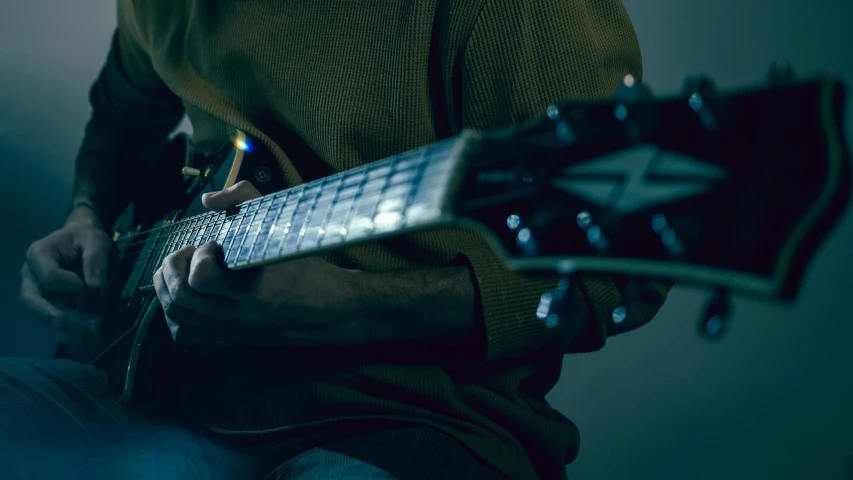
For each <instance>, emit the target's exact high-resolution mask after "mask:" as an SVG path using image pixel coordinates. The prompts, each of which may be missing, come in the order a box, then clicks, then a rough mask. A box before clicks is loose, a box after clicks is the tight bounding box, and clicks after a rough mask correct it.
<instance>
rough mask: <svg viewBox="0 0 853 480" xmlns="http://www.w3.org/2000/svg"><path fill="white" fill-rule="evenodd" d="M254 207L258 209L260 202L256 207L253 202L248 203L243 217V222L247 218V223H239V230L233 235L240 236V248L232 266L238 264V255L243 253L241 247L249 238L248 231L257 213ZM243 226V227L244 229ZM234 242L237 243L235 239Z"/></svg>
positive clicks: (235, 254)
mask: <svg viewBox="0 0 853 480" xmlns="http://www.w3.org/2000/svg"><path fill="white" fill-rule="evenodd" d="M256 206H257V207H260V202H258V203H257V205H256V203H255V201H252V202H251V203H249V204H248V205H247V206H246V217H244V221H245V219H246V218H248V219H249V221H247V222H244V221H241V222H240V228H239V230H238V231H237V232H236V233H235V235H240V246H239V247H238V248H237V251H236V252H235V253H234V264H235V265H236V264H237V263H239V259H240V255H241V254H242V253H243V247H244V246H245V244H246V239H247V238H248V237H249V233H250V230H251V228H252V222H253V221H254V220H255V216H256V215H257V213H258V210H257V208H255V207H256ZM243 226H245V227H246V228H245V229H244V228H243ZM234 241H235V242H236V241H237V240H236V238H235V240H234Z"/></svg>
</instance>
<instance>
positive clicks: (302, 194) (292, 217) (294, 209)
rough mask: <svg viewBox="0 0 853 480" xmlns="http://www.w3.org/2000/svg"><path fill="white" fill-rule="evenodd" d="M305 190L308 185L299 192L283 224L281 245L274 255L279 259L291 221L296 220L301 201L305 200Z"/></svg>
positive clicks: (288, 233)
mask: <svg viewBox="0 0 853 480" xmlns="http://www.w3.org/2000/svg"><path fill="white" fill-rule="evenodd" d="M307 189H308V185H304V186H302V188H301V189H300V191H299V197H298V198H297V199H296V204H295V205H294V206H293V211H292V212H290V217H289V218H288V219H287V223H286V224H285V226H284V229H283V230H282V236H281V245H279V247H278V251H277V252H276V255H275V256H277V257H280V256H281V255H282V252H283V251H284V247H285V246H286V245H287V240H288V239H289V238H290V237H289V235H290V232H291V227H292V226H293V223H292V222H293V219H294V218H296V212H298V211H299V206H300V205H302V200H303V199H304V198H305V190H307Z"/></svg>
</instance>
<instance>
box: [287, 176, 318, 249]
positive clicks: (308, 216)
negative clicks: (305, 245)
mask: <svg viewBox="0 0 853 480" xmlns="http://www.w3.org/2000/svg"><path fill="white" fill-rule="evenodd" d="M325 185H326V182H325V181H323V182H321V183H320V185H319V186H318V188H317V194H316V195H314V198H312V199H311V205H310V206H309V207H308V210H306V212H305V218H303V219H302V225H301V226H300V227H299V233H298V234H297V235H298V236H297V237H296V245H294V246H293V251H294V252H298V251H299V247H300V246H301V245H302V240H303V239H304V238H305V228H306V227H307V226H308V222H309V221H310V220H311V216H312V215H313V214H314V208H315V207H316V206H317V201H318V200H319V199H320V196H321V195H322V194H323V187H324V186H325Z"/></svg>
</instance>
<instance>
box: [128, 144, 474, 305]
mask: <svg viewBox="0 0 853 480" xmlns="http://www.w3.org/2000/svg"><path fill="white" fill-rule="evenodd" d="M455 140H456V139H448V140H445V141H442V142H439V143H435V144H432V145H429V146H426V147H423V148H420V149H417V150H413V151H411V152H406V153H403V154H400V155H397V156H394V157H391V158H388V159H385V160H379V161H377V162H373V163H371V164H369V165H367V166H364V167H360V168H357V169H353V170H348V171H346V172H341V173H338V174H335V175H332V176H329V177H326V178H323V179H320V180H316V181H313V182H310V183H307V184H304V185H300V186H297V187H294V188H291V189H288V190H283V191H281V192H277V193H274V194H270V195H266V196H264V197H260V198H256V199H254V200H252V201H250V202H246V203H243V204H241V205H238V206H236V207H234V208H232V209H230V210H228V211H225V212H209V213H205V214H201V215H196V216H193V217H189V218H186V219H182V220H180V221H177V222H174V223H172V224H170V225H168V226H166V227H164V228H162V229H160V230H159V231H157V233H156V235H157V236H156V238H154V239H150V240H149V241H148V242H147V245H146V247H145V248H144V249H143V251H142V252H141V255H140V257H139V260H137V265H136V266H135V268H134V272H133V273H132V275H131V282H130V283H131V284H134V285H136V287H135V288H141V289H150V288H151V287H152V286H153V285H152V281H151V278H152V277H153V274H154V271H155V270H156V269H157V267H159V266H160V264H162V262H163V259H165V257H166V256H167V255H169V254H170V253H172V252H174V251H177V250H179V249H180V248H183V247H184V246H186V245H194V246H200V245H203V244H205V243H206V242H208V241H210V240H215V241H216V242H217V243H218V244H219V245H220V246H221V247H222V249H223V252H224V254H225V264H226V265H227V266H228V267H229V268H232V269H241V268H246V267H251V266H255V265H260V264H264V263H272V262H276V261H280V260H284V259H286V258H289V257H294V256H297V255H302V254H308V253H311V252H314V251H317V250H320V249H324V248H325V247H330V246H336V245H343V244H352V243H355V242H359V241H367V240H369V239H372V238H374V237H377V236H379V235H383V236H385V235H393V234H401V233H404V232H405V231H408V230H411V229H414V228H422V227H425V226H429V225H431V224H435V223H437V222H439V221H440V220H441V219H442V218H444V217H446V216H447V215H449V214H450V213H451V212H449V211H448V208H447V206H446V203H447V202H446V199H447V194H448V188H449V186H450V182H451V178H452V175H453V172H454V171H455V165H456V160H457V159H456V157H455V156H454V155H453V146H454V144H455ZM128 288H133V289H135V288H134V287H131V285H128ZM126 290H128V289H126ZM129 291H130V290H128V292H129Z"/></svg>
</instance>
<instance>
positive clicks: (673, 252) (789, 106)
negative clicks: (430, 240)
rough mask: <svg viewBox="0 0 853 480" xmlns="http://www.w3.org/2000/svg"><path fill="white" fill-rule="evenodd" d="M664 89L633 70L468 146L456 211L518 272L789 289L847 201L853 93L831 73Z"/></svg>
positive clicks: (773, 293)
mask: <svg viewBox="0 0 853 480" xmlns="http://www.w3.org/2000/svg"><path fill="white" fill-rule="evenodd" d="M774 72H775V73H774V75H773V77H772V81H771V82H770V84H769V85H767V86H765V87H763V88H759V89H753V90H746V91H739V92H730V93H719V92H717V91H716V90H715V89H714V87H713V85H712V84H711V82H710V81H708V80H707V79H705V78H696V79H691V80H688V82H687V83H686V86H685V90H684V92H683V94H682V95H680V96H677V97H674V98H666V99H654V98H652V97H651V95H650V94H649V92H648V91H647V90H646V89H645V87H643V86H642V85H641V84H640V83H639V82H636V81H634V79H633V78H626V80H625V82H624V84H623V85H621V86H620V88H619V90H618V93H617V96H616V98H615V99H614V100H612V101H606V102H567V103H560V104H556V105H553V106H551V107H549V108H548V109H547V112H546V113H545V115H543V116H542V117H541V118H539V119H536V120H535V121H533V122H531V123H529V124H526V125H524V126H521V127H519V128H515V129H511V130H507V131H504V132H499V133H497V134H472V135H469V137H468V140H469V141H468V142H466V143H465V145H466V146H464V147H463V148H462V151H463V153H462V155H461V156H462V158H463V165H464V167H463V170H464V173H463V174H462V175H460V178H459V182H460V184H461V185H465V188H463V189H461V190H460V191H459V193H458V195H456V197H455V199H454V206H455V211H456V213H457V215H459V216H462V217H465V218H468V219H471V220H473V221H475V222H476V223H477V224H479V225H481V226H484V227H485V228H487V229H488V230H489V231H490V232H491V234H492V236H493V238H494V239H496V241H497V243H498V244H499V246H500V247H501V250H503V253H504V254H505V256H506V258H507V262H508V263H509V264H510V266H512V267H514V268H519V269H523V270H524V269H526V270H533V271H537V270H538V271H551V272H554V271H557V272H562V273H567V272H578V273H583V272H587V273H607V274H619V275H628V276H638V277H654V278H668V279H672V280H674V281H678V282H685V283H695V284H699V285H705V286H711V287H715V288H720V289H725V290H731V291H736V292H742V293H747V294H750V295H757V296H763V297H769V298H777V299H791V298H793V297H794V296H795V295H796V292H797V290H798V287H799V284H800V281H801V278H802V274H803V270H804V268H805V266H806V264H807V262H808V260H809V259H810V258H811V257H812V255H813V253H814V251H815V249H816V248H817V246H818V244H819V243H820V241H821V240H822V239H823V238H824V237H825V235H826V234H827V233H828V231H829V230H830V228H831V227H832V225H833V224H834V223H835V222H836V221H837V220H838V218H839V216H840V214H841V212H842V211H843V210H844V208H845V207H846V204H847V201H848V197H849V190H850V162H849V157H848V152H847V150H846V145H845V141H844V134H843V131H842V119H841V117H842V111H843V104H844V97H845V92H844V88H843V86H842V85H841V84H840V83H839V82H838V81H836V80H835V79H833V78H817V79H814V80H810V81H804V82H801V83H792V82H791V81H790V79H789V78H787V75H786V73H787V70H783V69H779V68H777V69H775V70H774Z"/></svg>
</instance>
